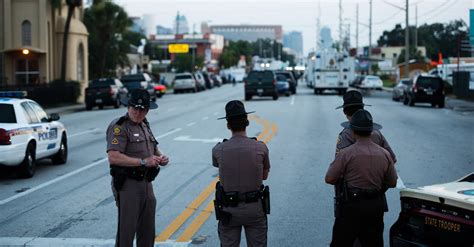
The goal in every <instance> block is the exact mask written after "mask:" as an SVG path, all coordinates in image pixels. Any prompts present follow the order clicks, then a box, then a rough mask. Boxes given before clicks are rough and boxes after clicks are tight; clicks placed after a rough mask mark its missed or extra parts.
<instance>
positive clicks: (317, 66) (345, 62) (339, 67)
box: [308, 48, 355, 94]
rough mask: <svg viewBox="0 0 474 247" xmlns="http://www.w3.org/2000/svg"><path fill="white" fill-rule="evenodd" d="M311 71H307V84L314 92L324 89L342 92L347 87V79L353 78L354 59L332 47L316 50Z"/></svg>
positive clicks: (311, 60)
mask: <svg viewBox="0 0 474 247" xmlns="http://www.w3.org/2000/svg"><path fill="white" fill-rule="evenodd" d="M308 62H309V63H314V64H313V65H312V66H308V68H310V67H312V71H308V79H309V80H310V81H309V82H308V86H310V87H312V88H313V89H314V93H315V94H320V93H323V92H324V90H326V89H329V90H336V91H337V92H338V93H339V94H344V93H345V92H346V91H347V89H348V88H349V81H350V80H352V79H354V76H355V73H354V69H355V68H354V67H355V63H354V59H353V58H351V57H349V56H348V55H347V54H345V53H340V52H338V51H336V50H335V49H333V48H326V49H322V50H320V51H318V52H316V54H315V57H314V60H313V59H309V60H308Z"/></svg>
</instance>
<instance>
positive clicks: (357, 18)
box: [356, 3, 359, 56]
mask: <svg viewBox="0 0 474 247" xmlns="http://www.w3.org/2000/svg"><path fill="white" fill-rule="evenodd" d="M358 51H359V3H357V5H356V56H357V55H359V54H358V53H359V52H358Z"/></svg>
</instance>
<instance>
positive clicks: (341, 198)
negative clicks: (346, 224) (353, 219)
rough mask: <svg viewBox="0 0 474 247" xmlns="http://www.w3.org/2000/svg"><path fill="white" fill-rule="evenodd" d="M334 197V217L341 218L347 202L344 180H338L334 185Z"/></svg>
mask: <svg viewBox="0 0 474 247" xmlns="http://www.w3.org/2000/svg"><path fill="white" fill-rule="evenodd" d="M334 187H335V194H336V195H335V196H334V217H341V216H342V211H343V207H344V204H345V203H347V202H348V201H349V196H348V191H347V182H346V180H345V179H344V178H340V179H339V180H338V181H337V183H336V184H335V186H334Z"/></svg>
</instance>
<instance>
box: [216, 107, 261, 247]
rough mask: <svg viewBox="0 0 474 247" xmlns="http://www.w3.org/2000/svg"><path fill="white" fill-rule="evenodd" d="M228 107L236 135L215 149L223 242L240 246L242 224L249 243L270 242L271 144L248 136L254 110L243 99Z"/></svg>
mask: <svg viewBox="0 0 474 247" xmlns="http://www.w3.org/2000/svg"><path fill="white" fill-rule="evenodd" d="M225 111H226V117H224V118H225V119H227V128H228V129H229V130H230V131H231V132H232V137H231V138H230V139H229V140H225V139H224V142H222V143H219V144H217V145H216V146H215V147H214V148H213V149H212V161H213V165H214V166H215V167H218V168H219V178H220V181H219V182H218V184H217V186H216V200H215V201H214V204H215V208H216V218H217V219H218V220H219V224H218V233H219V239H220V242H221V246H225V247H227V246H239V245H240V238H241V236H240V235H241V231H242V227H243V228H244V230H245V236H246V239H247V246H249V247H252V246H267V230H268V225H267V215H266V214H269V213H270V205H269V203H270V201H269V200H270V198H269V189H268V186H263V185H262V180H266V179H267V177H268V173H269V170H270V160H269V157H268V148H267V146H266V145H265V144H264V143H263V142H260V141H257V140H256V139H255V138H249V137H247V133H246V130H245V129H246V127H247V126H248V125H249V121H248V119H247V114H249V113H253V112H246V111H245V107H244V104H243V103H242V102H241V101H238V100H233V101H230V102H228V103H227V104H226V106H225ZM224 118H220V119H224Z"/></svg>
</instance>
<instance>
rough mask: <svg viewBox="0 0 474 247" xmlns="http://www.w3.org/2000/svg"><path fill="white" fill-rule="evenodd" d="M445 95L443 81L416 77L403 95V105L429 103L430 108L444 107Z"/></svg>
mask: <svg viewBox="0 0 474 247" xmlns="http://www.w3.org/2000/svg"><path fill="white" fill-rule="evenodd" d="M444 98H445V93H444V84H443V79H441V78H440V77H437V76H432V75H424V74H423V75H418V76H416V77H415V79H414V81H413V85H412V86H411V87H409V88H408V89H407V90H406V91H405V94H404V99H403V104H405V105H409V106H414V105H415V103H421V102H424V103H431V106H432V107H436V105H437V106H438V107H439V108H443V107H444V103H445V99H444Z"/></svg>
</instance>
